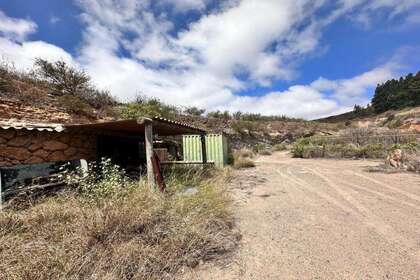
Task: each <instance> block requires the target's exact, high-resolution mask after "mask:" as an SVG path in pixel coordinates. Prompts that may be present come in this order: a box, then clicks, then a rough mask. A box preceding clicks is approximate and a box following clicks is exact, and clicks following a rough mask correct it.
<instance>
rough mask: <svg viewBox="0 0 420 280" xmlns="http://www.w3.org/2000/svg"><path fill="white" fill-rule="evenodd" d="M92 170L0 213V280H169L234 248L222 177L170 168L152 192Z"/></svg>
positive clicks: (105, 166) (115, 172) (107, 171)
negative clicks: (20, 206) (163, 185)
mask: <svg viewBox="0 0 420 280" xmlns="http://www.w3.org/2000/svg"><path fill="white" fill-rule="evenodd" d="M96 170H97V171H96V172H95V173H93V172H92V173H89V174H87V175H86V174H85V175H84V176H82V177H81V176H76V175H75V174H74V173H71V174H65V177H66V178H67V180H68V182H69V185H71V186H73V187H72V188H66V190H65V191H64V192H62V193H61V194H59V195H56V196H53V197H48V198H47V197H46V198H43V199H41V200H39V201H38V202H37V203H35V204H33V205H31V206H30V207H26V208H25V209H17V208H16V209H14V208H13V204H12V205H10V208H8V209H6V210H4V211H3V212H2V213H0V259H1V260H2V261H1V262H0V271H1V278H2V279H172V278H174V276H175V275H176V274H177V273H179V270H180V268H182V267H194V266H196V265H197V264H198V263H199V262H201V261H206V260H210V259H217V258H219V257H220V256H221V255H223V254H225V253H228V252H231V251H233V250H234V248H235V247H236V245H237V242H238V239H239V235H238V233H236V232H235V231H234V230H233V218H232V216H231V213H230V211H229V198H228V196H227V194H226V192H225V189H224V186H225V184H226V181H227V180H228V179H229V174H227V173H226V172H225V171H216V170H207V171H200V170H192V169H184V170H179V169H174V170H171V171H170V172H169V175H168V176H167V178H166V181H167V185H168V189H167V192H165V193H160V192H154V191H151V190H150V189H148V188H147V187H146V185H145V184H144V182H143V181H141V182H140V184H139V183H138V182H135V181H132V180H130V179H129V178H127V177H126V176H125V174H124V172H123V171H121V170H120V169H119V168H118V167H116V166H113V165H112V164H111V163H110V162H109V161H103V162H102V163H101V164H99V166H97V167H96ZM190 189H193V190H194V191H189V190H190Z"/></svg>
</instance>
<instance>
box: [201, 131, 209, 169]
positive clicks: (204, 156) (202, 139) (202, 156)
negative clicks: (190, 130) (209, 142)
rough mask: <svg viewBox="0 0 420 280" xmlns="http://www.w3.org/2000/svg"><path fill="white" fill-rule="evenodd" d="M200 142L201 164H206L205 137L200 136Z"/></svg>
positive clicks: (203, 135)
mask: <svg viewBox="0 0 420 280" xmlns="http://www.w3.org/2000/svg"><path fill="white" fill-rule="evenodd" d="M200 140H201V158H202V159H203V163H207V149H206V135H205V134H200Z"/></svg>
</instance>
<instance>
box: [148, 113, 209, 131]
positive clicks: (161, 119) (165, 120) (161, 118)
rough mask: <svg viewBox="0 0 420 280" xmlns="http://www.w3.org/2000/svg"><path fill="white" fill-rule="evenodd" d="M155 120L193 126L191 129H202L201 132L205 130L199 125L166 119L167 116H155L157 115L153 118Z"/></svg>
mask: <svg viewBox="0 0 420 280" xmlns="http://www.w3.org/2000/svg"><path fill="white" fill-rule="evenodd" d="M153 120H155V121H162V122H167V123H170V124H176V125H180V126H185V127H188V128H191V129H195V130H198V131H200V132H205V130H203V129H201V128H198V127H196V126H192V125H189V124H186V123H182V122H178V121H174V120H170V119H166V118H163V117H159V116H155V117H154V118H153Z"/></svg>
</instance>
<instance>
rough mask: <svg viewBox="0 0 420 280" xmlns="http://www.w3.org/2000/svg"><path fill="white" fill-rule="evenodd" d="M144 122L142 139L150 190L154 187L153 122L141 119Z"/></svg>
mask: <svg viewBox="0 0 420 280" xmlns="http://www.w3.org/2000/svg"><path fill="white" fill-rule="evenodd" d="M142 121H143V123H144V141H145V146H146V147H145V148H146V163H147V184H148V186H149V188H151V189H152V190H155V189H156V182H155V176H154V174H153V162H152V157H153V122H152V121H151V120H147V119H143V120H142Z"/></svg>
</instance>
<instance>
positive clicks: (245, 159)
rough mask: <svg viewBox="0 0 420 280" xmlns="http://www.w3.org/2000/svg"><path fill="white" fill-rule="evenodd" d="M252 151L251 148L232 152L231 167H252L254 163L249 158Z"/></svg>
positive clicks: (252, 155)
mask: <svg viewBox="0 0 420 280" xmlns="http://www.w3.org/2000/svg"><path fill="white" fill-rule="evenodd" d="M253 157H254V153H253V152H252V151H251V150H247V149H241V150H238V151H235V152H234V153H233V167H234V168H238V169H239V168H249V167H254V166H255V163H254V162H253V161H252V159H251V158H253Z"/></svg>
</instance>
